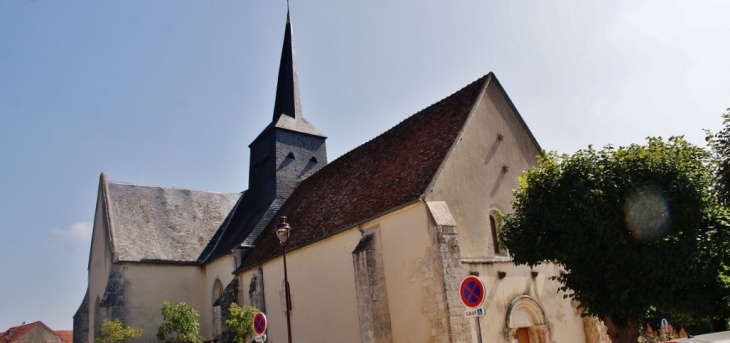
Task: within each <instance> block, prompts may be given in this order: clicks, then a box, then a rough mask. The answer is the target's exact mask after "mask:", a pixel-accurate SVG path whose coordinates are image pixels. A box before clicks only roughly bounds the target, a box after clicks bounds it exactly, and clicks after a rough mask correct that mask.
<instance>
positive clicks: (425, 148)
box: [239, 73, 492, 270]
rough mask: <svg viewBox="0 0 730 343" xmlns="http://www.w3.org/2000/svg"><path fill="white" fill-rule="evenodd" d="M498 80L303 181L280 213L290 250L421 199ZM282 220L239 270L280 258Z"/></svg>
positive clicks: (473, 87)
mask: <svg viewBox="0 0 730 343" xmlns="http://www.w3.org/2000/svg"><path fill="white" fill-rule="evenodd" d="M491 77H492V74H491V73H490V74H488V75H486V76H484V77H482V78H480V79H479V80H477V81H475V82H473V83H471V84H470V85H468V86H466V87H464V88H463V89H461V90H459V91H458V92H456V93H454V94H452V95H451V96H449V97H447V98H445V99H443V100H441V101H439V102H437V103H435V104H433V105H431V106H429V107H428V108H426V109H424V110H421V111H420V112H418V113H416V114H414V115H412V116H411V117H409V118H407V119H406V120H404V121H402V122H401V123H400V124H398V125H396V126H395V127H393V128H391V129H390V130H388V131H386V132H385V133H383V134H381V135H380V136H378V137H376V138H374V139H372V140H371V141H369V142H367V143H365V144H363V145H361V146H359V147H357V148H355V149H354V150H352V151H350V152H349V153H347V154H345V155H343V156H341V157H340V158H338V159H337V160H335V161H333V162H332V163H330V164H328V165H326V166H325V167H323V168H322V169H321V170H319V171H318V172H316V173H315V174H313V175H312V176H310V177H309V178H307V179H306V180H304V181H302V183H301V184H300V185H299V186H298V187H297V189H296V190H295V191H294V193H293V194H292V195H291V197H289V199H288V200H287V202H286V203H285V204H284V205H283V206H282V208H281V210H280V212H279V213H280V215H285V216H287V218H288V220H287V221H288V222H289V224H290V225H291V227H292V228H293V229H292V234H291V238H290V242H289V243H288V244H287V246H288V247H290V249H296V248H297V247H301V246H304V245H307V244H310V243H313V242H315V241H318V240H320V239H323V238H326V237H329V236H331V235H333V234H335V233H337V232H340V231H342V230H344V229H347V228H349V227H352V226H353V225H355V224H358V223H361V222H363V221H365V220H367V219H369V218H372V217H374V216H377V215H380V214H382V213H385V212H387V211H390V210H392V209H395V208H397V207H399V206H401V205H404V204H407V203H409V202H412V201H415V200H417V199H419V198H420V197H421V196H422V195H423V193H424V192H425V191H426V190H427V187H428V186H429V184H430V183H431V180H432V179H433V177H434V176H435V175H436V172H437V171H438V169H439V167H440V166H441V164H442V162H443V161H444V159H445V158H446V155H447V153H448V152H449V150H450V149H451V147H452V146H453V144H454V141H455V140H456V139H457V137H458V136H459V133H460V132H461V130H462V128H463V126H464V124H465V123H466V119H467V117H468V116H469V113H471V110H472V108H473V106H474V104H475V103H476V102H477V100H478V96H479V94H481V91H482V89H483V88H484V85H485V84H486V83H487V82H488V80H490V79H491ZM275 222H276V221H275V220H274V221H272V223H270V224H269V226H268V228H267V229H266V230H265V231H264V232H263V233H262V235H261V236H260V238H259V241H258V242H257V244H256V247H255V248H254V249H253V250H252V251H251V252H250V253H249V254H248V256H246V258H245V260H244V261H243V263H242V267H243V268H242V269H239V270H243V269H247V268H248V267H251V266H254V265H257V264H259V263H261V262H263V261H266V260H268V259H271V258H273V257H276V256H278V255H280V254H281V248H280V245H279V240H278V238H277V237H276V235H275V234H274V230H272V227H273V226H274V224H275Z"/></svg>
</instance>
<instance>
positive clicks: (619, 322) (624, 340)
mask: <svg viewBox="0 0 730 343" xmlns="http://www.w3.org/2000/svg"><path fill="white" fill-rule="evenodd" d="M603 321H604V322H605V323H606V329H607V330H606V333H607V334H608V337H610V338H611V342H612V343H635V342H636V339H637V338H638V337H639V322H638V321H637V320H636V319H633V318H622V317H620V316H616V315H612V314H607V315H606V316H604V317H603Z"/></svg>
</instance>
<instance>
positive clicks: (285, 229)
mask: <svg viewBox="0 0 730 343" xmlns="http://www.w3.org/2000/svg"><path fill="white" fill-rule="evenodd" d="M278 221H279V222H278V223H277V224H276V236H277V237H279V243H281V251H282V252H283V253H284V296H285V297H286V333H287V334H288V335H289V343H291V319H290V318H289V313H290V312H291V294H290V293H289V278H288V277H287V275H286V241H287V240H288V239H289V230H291V226H289V223H287V222H286V217H284V216H281V217H279V218H278Z"/></svg>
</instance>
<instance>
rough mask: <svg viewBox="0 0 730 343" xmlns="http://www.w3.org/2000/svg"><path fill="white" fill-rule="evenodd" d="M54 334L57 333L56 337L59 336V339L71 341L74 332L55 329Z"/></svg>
mask: <svg viewBox="0 0 730 343" xmlns="http://www.w3.org/2000/svg"><path fill="white" fill-rule="evenodd" d="M56 335H58V337H61V339H62V340H63V341H64V342H66V343H73V340H74V332H73V331H71V330H59V331H56Z"/></svg>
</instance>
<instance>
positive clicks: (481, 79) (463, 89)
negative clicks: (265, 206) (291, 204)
mask: <svg viewBox="0 0 730 343" xmlns="http://www.w3.org/2000/svg"><path fill="white" fill-rule="evenodd" d="M490 75H492V73H491V72H490V73H488V74H486V75H484V76H482V77H480V78H478V79H476V80H474V81H472V82H470V83H469V84H467V85H466V86H464V87H462V88H461V89H459V90H457V91H455V92H453V93H451V94H449V95H448V96H445V97H443V98H441V99H439V100H438V101H436V102H434V103H432V104H431V105H428V106H426V107H424V108H422V109H421V110H419V111H418V112H416V113H414V114H411V115H409V116H408V117H406V118H404V119H403V120H401V121H400V122H398V123H397V124H395V125H393V126H391V127H390V128H389V129H387V130H385V131H384V132H382V133H381V134H379V135H377V136H375V137H373V138H371V139H370V140H368V141H366V142H364V143H362V144H360V145H358V146H356V147H354V148H352V149H351V150H350V151H347V152H346V153H344V154H342V155H340V156H339V157H337V158H336V159H334V160H333V161H332V162H330V163H327V165H325V166H324V167H322V169H325V168H327V167H328V166H329V165H331V164H333V163H335V162H337V161H338V160H340V159H341V158H342V157H344V156H346V155H348V154H350V153H352V152H354V151H355V150H358V149H360V148H362V147H363V146H366V145H368V144H369V143H370V142H372V141H374V140H376V139H378V138H380V137H381V136H385V135H386V134H388V133H390V132H391V131H393V130H394V129H395V128H396V127H398V126H400V125H402V124H403V123H404V122H406V121H408V120H410V119H412V118H413V117H416V116H418V115H419V114H421V113H423V112H426V111H428V110H430V109H432V108H433V107H434V106H437V105H439V104H441V102H443V101H444V100H448V99H450V98H451V97H453V96H455V95H457V94H458V93H461V92H464V91H465V90H466V89H467V88H470V87H471V86H472V85H474V84H476V83H479V82H483V81H485V80H486V78H487V77H488V76H490ZM320 170H321V169H320ZM318 172H319V171H317V173H318ZM315 174H316V173H315ZM304 181H305V180H303V181H302V182H304Z"/></svg>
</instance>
